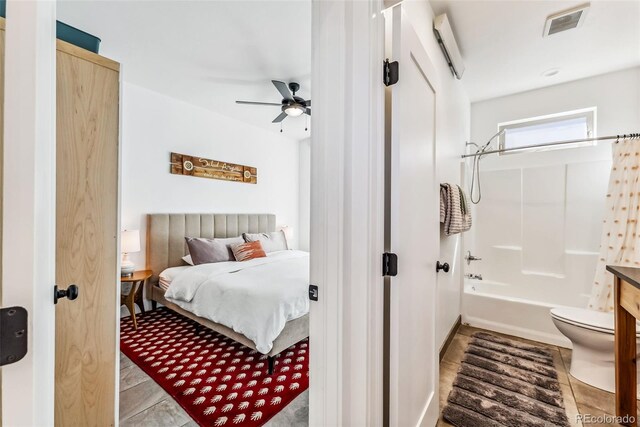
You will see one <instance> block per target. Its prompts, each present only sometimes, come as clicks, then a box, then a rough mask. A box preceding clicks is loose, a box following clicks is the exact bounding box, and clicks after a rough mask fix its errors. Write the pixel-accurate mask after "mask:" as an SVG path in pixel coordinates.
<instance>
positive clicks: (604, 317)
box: [551, 307, 640, 393]
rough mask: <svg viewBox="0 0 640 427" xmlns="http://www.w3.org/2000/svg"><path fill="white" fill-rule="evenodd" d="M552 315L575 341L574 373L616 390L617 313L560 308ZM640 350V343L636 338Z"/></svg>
mask: <svg viewBox="0 0 640 427" xmlns="http://www.w3.org/2000/svg"><path fill="white" fill-rule="evenodd" d="M551 318H552V320H553V323H554V324H555V325H556V328H558V330H559V331H560V332H561V333H562V334H563V335H564V336H566V337H567V338H569V340H570V341H571V343H572V344H573V352H572V353H571V369H570V373H571V375H572V376H573V377H574V378H576V379H578V380H580V381H582V382H583V383H586V384H589V385H591V386H593V387H597V388H599V389H602V390H606V391H609V392H612V393H613V392H615V385H616V384H615V365H614V361H615V355H614V319H613V313H603V312H601V311H595V310H589V309H586V308H574V307H557V308H552V309H551ZM636 329H637V330H640V328H636ZM636 337H637V338H639V337H640V334H638V333H637V334H636ZM638 351H640V346H638V341H637V339H636V352H638ZM639 378H640V377H639ZM639 385H640V382H639ZM638 390H640V387H639V388H638Z"/></svg>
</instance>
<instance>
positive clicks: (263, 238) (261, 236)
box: [242, 230, 289, 253]
mask: <svg viewBox="0 0 640 427" xmlns="http://www.w3.org/2000/svg"><path fill="white" fill-rule="evenodd" d="M242 237H243V238H244V240H245V242H247V243H248V242H256V241H259V242H260V243H261V244H262V249H263V250H264V251H265V252H266V253H269V252H276V251H286V250H287V249H289V245H288V244H287V237H286V236H285V234H284V231H282V230H280V231H273V232H271V233H242Z"/></svg>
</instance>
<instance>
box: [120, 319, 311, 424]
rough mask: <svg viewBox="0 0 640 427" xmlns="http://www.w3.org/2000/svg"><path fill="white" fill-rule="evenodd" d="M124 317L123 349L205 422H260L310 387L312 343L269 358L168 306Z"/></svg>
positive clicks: (121, 343) (263, 422) (301, 344)
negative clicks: (272, 362) (271, 368)
mask: <svg viewBox="0 0 640 427" xmlns="http://www.w3.org/2000/svg"><path fill="white" fill-rule="evenodd" d="M137 320H138V330H137V331H135V330H134V329H133V322H132V321H131V318H129V317H126V318H123V319H121V321H120V349H121V350H122V352H123V353H124V354H125V355H126V356H127V357H129V358H130V359H131V360H132V361H133V362H134V363H135V364H136V365H138V366H139V367H140V368H141V369H142V370H143V371H145V372H146V373H147V374H148V375H149V376H150V377H151V378H153V380H154V381H155V382H157V383H158V384H160V385H161V386H162V388H164V389H165V390H166V391H167V393H169V394H170V395H171V396H172V397H173V398H174V399H175V400H176V402H178V403H179V404H180V406H182V407H183V408H184V410H185V411H186V412H187V413H188V414H189V415H190V416H191V417H192V418H193V419H194V420H195V421H196V422H197V423H198V424H199V425H201V426H215V427H219V426H226V425H231V426H261V425H263V424H265V423H266V422H267V421H268V420H269V419H271V418H272V417H273V416H274V415H276V414H277V413H278V412H280V411H281V410H282V409H283V408H284V407H285V406H286V405H287V404H289V403H290V402H291V401H292V400H293V399H295V398H296V397H297V396H298V395H299V394H300V393H302V392H303V391H304V390H306V389H307V387H308V386H309V357H308V352H309V348H308V346H309V342H308V339H305V340H303V341H300V342H299V343H297V344H296V345H294V346H291V347H290V348H288V349H287V350H285V351H283V352H282V353H281V354H280V355H278V356H277V358H276V362H275V369H274V372H273V375H269V374H268V363H267V357H266V356H264V355H262V354H260V353H258V352H257V351H255V350H252V349H250V348H248V347H245V346H243V345H242V344H239V343H237V342H235V341H233V340H231V339H229V338H227V337H225V336H223V335H220V334H218V333H217V332H214V331H212V330H210V329H207V328H205V327H203V326H200V325H199V324H198V323H196V322H194V321H192V320H191V319H187V318H186V317H184V316H181V315H179V314H177V313H174V312H172V311H170V310H168V309H166V308H160V309H158V310H155V311H151V312H147V313H146V314H143V315H140V316H138V317H137Z"/></svg>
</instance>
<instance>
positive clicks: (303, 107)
mask: <svg viewBox="0 0 640 427" xmlns="http://www.w3.org/2000/svg"><path fill="white" fill-rule="evenodd" d="M271 83H273V85H274V86H275V87H276V89H278V92H280V95H282V102H281V103H279V104H278V103H275V102H253V101H236V104H249V105H274V106H278V107H280V109H281V110H282V113H280V115H279V116H278V117H276V118H275V119H273V121H272V122H271V123H280V122H282V121H283V120H284V119H285V118H286V117H287V116H291V117H298V116H301V115H302V114H307V115H309V116H310V115H311V108H309V107H311V100H310V99H309V100H306V101H305V100H304V99H302V98H300V97H299V96H296V92H297V91H298V90H299V89H300V85H299V84H298V83H296V82H291V83H289V86H288V87H287V84H286V83H284V82H280V81H278V80H271ZM292 92H293V93H292Z"/></svg>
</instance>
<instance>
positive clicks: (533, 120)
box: [498, 107, 598, 156]
mask: <svg viewBox="0 0 640 427" xmlns="http://www.w3.org/2000/svg"><path fill="white" fill-rule="evenodd" d="M597 113H598V110H597V107H589V108H582V109H579V110H571V111H563V112H560V113H554V114H548V115H544V116H537V117H529V118H526V119H519V120H512V121H509V122H503V123H498V132H501V131H503V130H508V129H517V128H522V127H528V126H535V125H539V124H544V123H551V122H555V121H561V120H567V119H573V118H578V117H585V118H586V119H587V128H588V130H587V138H597V136H598V132H597V125H596V123H597V120H596V119H597ZM505 136H506V134H505V133H503V134H501V135H500V137H499V139H498V146H499V149H500V150H504V149H509V150H510V151H506V152H502V151H500V152H499V153H498V154H499V155H501V156H502V155H505V154H516V153H522V152H523V151H529V150H534V149H535V150H537V151H540V150H541V148H540V147H536V148H531V149H528V148H526V147H522V148H521V149H514V150H512V148H513V147H507V146H506V145H505V144H506V141H505V139H506V138H505ZM596 143H597V142H596V141H582V142H576V143H575V144H564V145H557V146H549V147H544V150H559V149H566V148H576V147H584V146H592V145H596Z"/></svg>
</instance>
